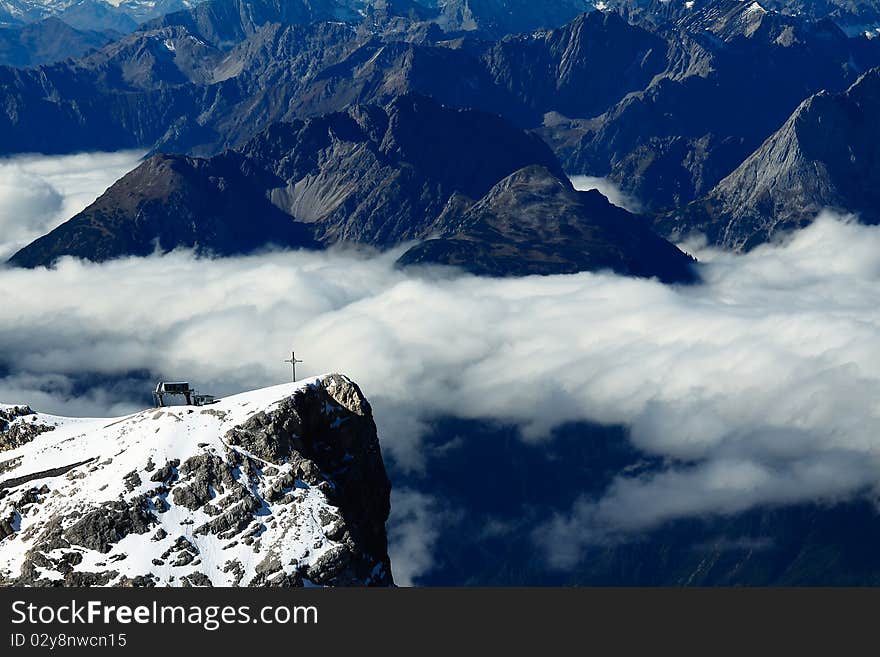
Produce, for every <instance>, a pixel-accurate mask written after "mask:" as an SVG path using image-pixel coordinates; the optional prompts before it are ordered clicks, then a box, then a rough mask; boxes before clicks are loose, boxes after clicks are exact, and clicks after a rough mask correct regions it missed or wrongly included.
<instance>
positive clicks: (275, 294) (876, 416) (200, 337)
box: [0, 186, 880, 581]
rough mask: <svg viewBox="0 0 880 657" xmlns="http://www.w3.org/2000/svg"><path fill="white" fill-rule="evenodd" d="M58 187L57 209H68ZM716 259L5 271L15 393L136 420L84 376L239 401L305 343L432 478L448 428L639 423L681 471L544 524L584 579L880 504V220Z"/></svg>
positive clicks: (2, 379)
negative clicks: (671, 263)
mask: <svg viewBox="0 0 880 657" xmlns="http://www.w3.org/2000/svg"><path fill="white" fill-rule="evenodd" d="M29 189H30V188H29ZM34 189H36V190H37V193H36V194H35V196H34V198H37V199H38V200H36V201H33V203H34V205H37V204H38V203H45V204H46V207H53V204H55V201H54V200H53V198H52V195H51V193H48V192H46V193H44V194H43V196H42V198H43V200H42V201H40V200H39V197H40V192H39V189H40V188H39V187H38V186H37V187H35V188H34ZM66 202H67V201H66V200H65V201H63V202H62V204H63V203H66ZM696 255H697V256H698V257H700V258H701V260H702V261H703V264H702V265H701V272H702V275H703V277H704V280H705V283H704V284H702V285H698V286H693V287H685V288H679V287H669V286H664V285H661V284H659V283H657V282H654V281H647V280H636V279H627V278H622V277H618V276H614V275H610V274H608V275H606V274H601V275H597V274H587V273H584V274H578V275H573V276H556V277H530V278H522V279H507V280H492V279H478V278H474V277H471V276H464V275H457V274H454V273H451V272H448V271H447V272H445V273H444V272H443V271H441V270H434V271H430V272H428V271H423V272H421V273H418V274H414V273H412V272H410V273H404V272H401V271H398V270H396V269H395V268H394V266H393V263H394V256H395V254H385V255H382V256H375V255H370V254H358V253H351V252H348V253H346V252H329V253H302V252H296V253H269V254H263V255H258V256H252V257H244V258H229V259H225V260H217V261H209V260H200V259H197V258H195V257H194V256H193V255H192V254H190V253H187V252H176V253H172V254H169V255H166V256H162V257H152V258H146V259H125V260H119V261H115V262H111V263H106V264H103V265H94V264H90V263H83V262H78V261H74V260H70V259H66V260H63V261H62V262H61V263H60V264H59V266H58V267H57V268H56V269H54V270H48V271H47V270H45V269H41V270H34V271H25V270H0V401H5V402H11V403H30V404H31V405H32V406H34V407H37V408H40V409H41V410H44V411H49V412H57V413H63V414H89V415H103V414H121V413H124V412H127V411H130V410H134V409H135V406H136V405H135V404H133V402H132V400H131V398H130V397H127V396H126V395H125V394H121V393H115V392H114V390H115V388H113V387H112V386H110V387H102V386H100V385H98V386H93V387H92V388H90V389H89V390H88V391H87V392H86V393H82V392H81V391H78V390H75V389H74V387H73V386H74V381H75V380H76V377H77V375H78V374H81V373H82V372H96V373H98V374H100V375H102V376H105V377H107V378H108V379H113V378H116V377H122V378H124V377H126V376H128V373H130V372H131V371H134V370H149V371H151V372H153V373H155V374H156V375H157V376H162V377H167V378H183V379H187V380H191V381H193V383H195V384H196V385H197V386H198V387H199V388H200V389H202V390H205V391H208V392H216V393H219V394H226V393H230V392H234V391H240V390H244V389H250V388H254V387H259V386H265V385H270V384H274V383H277V382H278V381H280V380H283V379H284V378H285V377H286V375H287V373H288V369H287V367H288V366H287V365H285V364H284V363H283V362H282V361H283V359H284V358H285V355H286V354H288V353H289V352H290V350H291V349H292V348H295V349H296V350H297V354H298V355H300V356H301V357H303V358H304V359H305V361H306V362H305V363H304V365H303V366H302V367H301V369H300V371H301V372H302V374H303V375H304V376H305V375H312V374H318V373H322V372H329V371H341V372H344V373H347V374H349V375H350V376H352V377H353V378H354V379H355V380H356V381H358V382H359V383H360V384H361V386H362V387H363V389H364V391H365V393H366V394H367V396H368V397H369V398H370V400H371V401H372V403H373V406H374V409H375V412H376V417H377V422H378V424H379V427H380V431H381V434H382V436H381V437H382V441H383V447H384V449H385V451H386V453H387V454H389V455H390V456H391V457H392V458H394V459H395V461H396V462H397V463H398V464H400V465H402V466H403V467H408V468H413V469H418V468H421V467H423V466H424V465H425V463H424V460H423V451H422V450H421V449H420V436H421V433H422V428H423V426H424V423H425V422H426V421H428V420H430V419H431V418H434V417H437V416H443V415H456V416H459V417H465V418H481V419H484V418H493V419H499V420H502V421H505V422H510V423H516V424H517V425H519V426H520V427H521V429H522V432H523V437H524V439H526V440H531V441H540V440H543V439H545V438H546V437H547V436H548V434H549V432H550V430H551V429H552V428H553V427H555V426H558V425H560V424H562V423H565V422H569V421H578V420H591V421H598V422H601V423H606V424H624V425H627V426H629V427H631V429H632V440H633V441H634V443H635V444H636V445H637V446H638V447H639V448H641V449H642V450H643V451H644V452H646V453H647V454H651V455H655V456H658V457H660V458H661V462H663V463H664V464H665V465H664V466H663V468H662V469H661V470H659V471H657V472H653V473H649V474H645V473H642V474H640V475H633V474H630V475H627V474H621V476H619V477H618V478H617V479H616V480H615V482H614V483H613V484H612V485H611V487H610V488H609V489H608V490H607V491H606V492H605V494H604V495H603V496H602V497H601V498H600V499H598V500H596V499H580V500H572V507H571V509H570V511H569V512H566V513H564V514H560V515H559V516H558V517H556V518H554V519H553V520H552V522H550V523H548V525H547V526H546V527H543V528H542V529H541V531H539V532H538V534H537V538H538V540H539V542H540V543H541V544H542V545H543V546H544V547H545V548H547V551H548V555H549V557H550V558H551V559H552V561H553V562H554V563H556V564H557V565H560V566H565V565H570V564H571V563H572V562H573V561H576V560H577V558H578V555H579V554H580V552H581V550H582V548H583V546H584V545H586V544H588V543H590V542H592V541H600V540H607V539H608V538H609V537H613V536H617V535H626V534H628V533H630V532H638V531H642V530H645V529H649V528H652V527H655V526H657V525H659V524H660V523H663V522H665V521H668V520H671V519H675V518H680V517H690V516H700V515H705V514H719V513H720V514H729V513H736V512H740V511H744V510H746V509H750V508H753V507H756V506H759V505H778V504H788V503H797V502H804V501H828V502H833V501H836V500H839V499H844V498H847V497H848V496H852V495H857V494H867V495H875V494H876V493H877V490H878V485H880V458H878V457H880V305H878V304H877V289H878V284H880V228H878V227H867V226H861V225H857V224H854V223H851V222H846V221H840V220H838V219H835V218H833V217H831V216H827V215H825V216H822V217H820V218H819V219H818V220H817V222H816V223H815V224H814V225H813V226H811V227H810V228H808V229H805V230H803V231H801V232H799V233H797V234H796V235H794V236H793V237H792V238H791V239H789V240H788V241H787V242H785V243H783V244H775V245H769V246H765V247H761V248H758V249H756V250H755V251H753V252H751V253H749V254H747V255H739V256H735V255H728V254H719V253H714V252H711V251H706V250H703V251H700V252H698V253H697V254H696ZM146 397H147V391H144V398H145V399H146ZM397 499H398V503H399V505H401V508H400V513H401V514H402V515H400V516H399V517H400V519H401V523H402V524H401V526H409V527H416V528H418V531H419V532H421V533H422V534H423V536H424V537H425V538H424V540H423V541H422V542H420V543H419V542H413V541H412V540H411V539H410V538H407V537H408V536H409V535H410V534H409V533H406V532H404V533H403V534H400V535H399V536H398V537H397V539H396V542H395V547H394V550H396V554H398V555H399V559H400V560H401V561H400V563H401V564H402V565H401V566H400V568H402V569H403V570H401V572H400V574H399V576H400V577H401V578H402V581H408V580H411V579H412V578H414V577H416V576H417V575H418V573H419V572H420V571H424V570H425V569H426V568H428V567H429V562H430V559H429V557H428V556H426V555H428V554H429V553H430V549H431V545H432V544H433V540H435V539H434V538H432V534H431V533H430V530H429V528H428V527H429V525H430V522H429V520H426V518H427V519H430V517H431V514H432V511H431V509H432V504H431V501H430V500H427V499H423V498H419V497H418V496H415V497H413V496H410V497H409V498H407V497H405V496H403V497H399V498H397ZM400 500H404V501H403V502H400ZM426 523H427V524H426ZM392 534H393V535H395V534H394V530H392ZM403 564H406V565H403Z"/></svg>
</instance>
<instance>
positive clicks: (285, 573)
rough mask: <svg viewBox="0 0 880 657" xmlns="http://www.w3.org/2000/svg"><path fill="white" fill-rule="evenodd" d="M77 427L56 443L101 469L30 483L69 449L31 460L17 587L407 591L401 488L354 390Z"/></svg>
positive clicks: (316, 388) (16, 467) (10, 488)
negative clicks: (391, 527)
mask: <svg viewBox="0 0 880 657" xmlns="http://www.w3.org/2000/svg"><path fill="white" fill-rule="evenodd" d="M76 424H77V425H78V426H77V427H76V428H75V429H74V428H72V427H71V428H67V427H66V425H65V424H64V422H61V423H60V424H59V427H58V428H57V429H56V432H55V433H56V434H58V435H57V437H56V436H55V435H53V440H57V441H61V442H63V441H65V440H71V439H72V440H76V441H77V446H78V450H82V451H84V452H89V453H92V454H93V456H94V458H93V459H92V460H90V461H89V462H87V463H80V464H78V465H75V466H74V467H71V468H69V469H67V470H63V469H62V468H57V469H55V470H52V471H49V470H42V471H40V472H37V473H35V475H37V478H36V479H34V478H30V479H27V476H26V474H25V473H26V472H27V471H28V469H29V468H33V467H35V466H36V465H37V464H38V463H40V462H44V461H45V460H46V454H55V452H56V451H57V450H54V449H53V446H52V445H46V446H45V450H47V451H43V450H40V449H36V448H31V446H29V445H25V446H23V447H19V448H18V451H17V452H14V453H15V454H17V455H18V458H19V460H18V462H14V463H12V466H11V473H12V474H14V475H18V477H16V478H15V479H10V480H7V481H6V482H0V556H2V558H3V563H4V564H5V566H4V567H3V568H0V577H2V581H3V582H4V583H6V584H11V585H16V586H23V585H27V586H57V585H70V586H149V585H159V586H218V585H232V586H302V585H304V584H305V583H307V582H309V583H312V584H317V585H325V586H363V585H390V584H392V583H393V582H392V576H391V568H390V562H389V558H388V552H387V538H386V534H385V522H386V520H387V518H388V514H389V512H390V490H391V486H390V482H389V480H388V477H387V475H386V473H385V467H384V464H383V461H382V455H381V450H380V448H379V442H378V437H377V433H376V425H375V423H374V421H373V417H372V411H371V408H370V405H369V403H368V402H367V400H366V399H365V398H364V396H363V394H362V393H361V391H360V389H359V388H358V387H357V385H356V384H354V383H353V382H352V381H350V380H349V379H347V378H346V377H343V376H341V375H329V376H325V377H321V378H319V379H315V380H313V381H311V382H308V383H305V384H300V385H296V384H293V385H289V386H281V387H280V388H276V389H270V390H267V391H256V392H254V393H246V394H245V395H240V396H237V397H232V398H230V399H227V400H222V401H221V402H220V403H218V404H216V405H214V406H212V407H211V408H202V409H197V408H189V407H172V408H168V409H162V410H159V411H145V412H144V413H140V414H137V415H135V416H131V417H129V418H124V419H123V420H122V421H119V422H116V423H110V424H108V423H107V422H106V421H102V422H100V423H94V424H93V425H90V426H85V427H84V426H82V422H77V423H76ZM120 446H121V447H122V449H123V451H122V452H120V451H119V449H120ZM29 448H30V449H29ZM54 458H56V459H57V458H62V457H59V456H58V455H57V454H55V456H54ZM159 463H163V465H161V466H160V465H159ZM129 464H131V465H133V466H134V469H129ZM123 472H124V474H123ZM19 481H20V482H21V483H19Z"/></svg>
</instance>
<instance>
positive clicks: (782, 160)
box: [658, 69, 880, 250]
mask: <svg viewBox="0 0 880 657" xmlns="http://www.w3.org/2000/svg"><path fill="white" fill-rule="evenodd" d="M878 115H880V69H873V70H871V71H869V72H868V73H866V74H865V75H864V76H862V77H861V78H860V79H859V81H858V82H857V83H856V84H854V85H853V86H852V87H851V88H850V89H849V90H848V91H846V92H845V93H840V94H829V93H826V92H822V93H820V94H817V95H815V96H813V97H811V98H809V99H808V100H806V101H804V103H802V104H801V106H800V107H798V109H797V110H796V111H795V113H794V114H792V116H791V117H790V118H789V119H788V121H786V122H785V124H784V125H783V126H782V128H780V129H779V130H778V131H777V132H776V133H774V134H773V135H772V136H771V137H770V138H769V139H767V141H765V142H764V144H763V145H761V147H760V148H759V149H758V150H757V151H755V152H754V153H753V154H752V155H751V156H750V157H749V158H748V159H747V160H746V161H745V162H743V164H742V165H740V166H739V167H738V168H737V169H736V170H735V171H734V172H733V173H731V174H730V175H729V176H727V177H726V178H725V179H724V180H722V181H721V182H720V183H719V184H718V185H717V186H716V187H715V188H714V189H713V190H712V191H711V192H710V193H709V194H708V195H706V197H705V198H703V199H700V200H698V201H695V202H694V203H692V204H690V205H689V206H688V207H687V208H685V209H684V210H683V211H682V212H674V213H671V214H669V215H668V216H666V217H664V218H662V219H661V220H660V221H658V227H659V228H660V229H661V230H662V231H663V232H664V233H666V234H668V235H671V236H673V237H679V236H682V237H683V236H686V235H687V234H688V233H691V232H700V233H703V234H705V235H706V236H707V237H708V239H709V241H710V242H711V243H713V244H717V245H720V246H723V247H726V248H729V249H733V250H747V249H750V248H752V247H754V246H757V245H758V244H762V243H764V242H766V241H768V240H770V239H771V238H772V237H773V236H774V235H776V234H778V233H780V232H782V231H785V230H791V229H794V228H799V227H802V226H804V225H805V224H807V223H809V222H810V221H812V220H813V219H814V218H815V217H816V215H817V214H818V213H819V212H820V211H821V210H822V209H825V208H828V209H832V210H836V211H839V212H852V213H857V214H858V215H859V217H860V218H861V219H862V220H863V221H865V222H868V223H877V222H880V152H878V149H877V143H878V141H880V125H878V122H877V116H878Z"/></svg>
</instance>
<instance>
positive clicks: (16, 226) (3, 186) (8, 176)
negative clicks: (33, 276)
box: [0, 151, 143, 260]
mask: <svg viewBox="0 0 880 657" xmlns="http://www.w3.org/2000/svg"><path fill="white" fill-rule="evenodd" d="M142 156H143V152H141V151H121V152H117V153H81V154H78V155H65V156H61V157H58V156H45V155H18V156H15V157H10V158H2V159H0V260H5V259H7V258H8V257H9V256H11V255H12V254H13V253H15V251H17V250H18V249H20V248H21V247H23V246H25V245H27V244H28V243H29V242H31V241H32V240H33V239H35V238H37V237H39V236H40V235H43V234H45V233H47V232H49V231H50V230H52V229H53V228H55V227H56V226H57V225H58V224H60V223H62V222H63V221H66V220H67V219H70V218H71V217H72V216H73V215H75V214H76V213H77V212H79V211H81V210H83V209H84V208H85V207H86V206H87V205H89V204H90V203H91V202H92V201H94V200H95V199H96V198H97V197H98V196H100V195H101V194H102V193H103V192H104V190H105V189H107V187H109V186H110V185H111V184H113V182H115V181H116V180H118V179H119V178H120V177H121V176H122V175H123V174H125V173H127V172H128V171H131V170H132V169H133V168H134V167H136V166H137V163H138V160H139V159H140V158H141V157H142Z"/></svg>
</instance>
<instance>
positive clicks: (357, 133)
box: [10, 96, 694, 282]
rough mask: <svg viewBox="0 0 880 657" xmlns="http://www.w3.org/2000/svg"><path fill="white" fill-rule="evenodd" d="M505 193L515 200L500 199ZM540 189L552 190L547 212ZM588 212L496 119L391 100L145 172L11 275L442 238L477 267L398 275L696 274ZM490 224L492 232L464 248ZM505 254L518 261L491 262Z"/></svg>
mask: <svg viewBox="0 0 880 657" xmlns="http://www.w3.org/2000/svg"><path fill="white" fill-rule="evenodd" d="M511 176H513V177H511ZM516 181H520V182H521V183H522V184H525V185H526V189H523V188H522V185H518V186H517V185H515V187H516V190H518V191H516V190H514V192H513V194H512V195H511V194H509V193H506V192H505V190H508V191H510V190H511V187H510V185H511V183H513V182H516ZM548 186H549V188H551V189H556V190H558V193H559V194H560V195H559V196H558V197H557V200H558V202H559V203H558V204H557V203H556V202H555V201H552V200H551V199H550V198H548V197H547V195H546V194H545V192H546V191H547V188H548ZM529 187H530V188H531V191H528V188H529ZM595 197H596V198H595V199H594V198H593V195H591V194H589V193H580V192H575V191H574V189H573V188H572V186H571V183H570V182H569V181H568V179H567V178H566V176H565V174H564V173H563V171H562V169H561V168H560V167H559V164H558V162H557V161H556V159H555V157H554V156H553V153H552V152H551V151H550V149H549V148H547V146H546V145H545V144H544V143H543V142H541V140H540V139H538V138H537V137H535V136H533V135H530V134H528V133H526V132H523V131H521V130H519V129H517V128H515V127H514V126H512V125H510V124H509V123H507V122H506V121H504V120H503V119H501V118H499V117H496V116H492V115H489V114H484V113H481V112H477V111H473V110H455V109H450V108H446V107H443V106H440V105H438V104H436V103H435V102H434V101H431V100H428V99H426V98H423V97H419V96H401V97H397V98H395V99H393V100H392V101H391V102H390V103H389V104H388V105H387V106H384V107H380V106H375V105H368V106H355V107H353V108H351V109H349V110H348V111H347V112H341V113H334V114H328V115H324V116H321V117H316V118H314V119H309V120H307V121H296V122H293V123H279V124H275V125H273V126H271V127H270V128H269V129H267V130H266V131H264V132H263V133H261V134H260V135H258V136H257V137H255V138H254V139H253V140H251V141H250V142H249V143H248V144H246V145H245V146H244V147H243V148H242V149H241V150H239V151H228V152H225V153H223V154H221V155H217V156H214V157H212V158H209V159H200V158H191V157H186V156H164V155H158V156H154V157H152V158H150V159H148V160H147V161H146V162H144V164H142V165H141V166H140V167H138V168H137V169H135V170H134V171H133V172H131V173H130V174H128V175H126V176H125V177H123V178H122V179H121V180H120V181H119V182H117V183H116V184H114V185H113V186H112V187H111V188H110V189H109V190H107V192H106V193H105V194H104V195H102V196H101V197H100V198H99V199H98V200H97V201H95V203H93V204H92V205H91V206H89V207H88V208H86V210H84V211H83V212H82V213H80V214H79V215H77V216H75V217H73V218H72V219H71V220H69V221H67V222H66V223H64V224H62V225H61V226H59V227H58V228H56V229H55V230H53V231H52V232H51V233H49V234H48V235H46V236H44V237H41V238H40V239H38V240H36V241H35V242H33V243H32V244H30V245H29V246H27V247H25V248H24V249H22V250H21V251H19V252H18V253H17V254H15V255H14V256H13V257H12V258H11V260H10V263H11V264H14V265H18V266H25V267H36V266H48V265H51V264H52V263H53V262H54V261H55V260H56V259H57V258H59V257H62V256H65V255H71V256H76V257H81V258H87V259H90V260H96V261H103V260H108V259H111V258H116V257H121V256H127V255H149V254H150V253H152V252H153V251H154V250H155V249H156V248H157V244H158V248H159V249H160V250H163V251H167V250H171V249H174V248H177V247H188V248H195V249H197V250H199V251H201V252H204V253H207V254H212V255H231V254H234V253H247V252H251V251H254V250H256V249H258V248H260V247H263V246H270V245H276V246H282V247H293V248H300V247H306V248H314V247H316V246H330V245H333V244H339V243H346V244H360V245H368V246H372V247H376V248H380V249H386V248H389V247H393V246H397V245H399V244H402V243H405V242H408V241H411V240H424V239H427V238H430V237H432V236H435V235H443V236H445V237H447V238H453V239H458V238H459V237H461V236H464V237H465V239H466V240H467V244H468V246H470V247H473V246H475V245H478V244H479V245H481V247H480V248H482V249H483V254H484V255H481V256H480V257H474V258H469V259H461V258H452V257H449V254H450V253H451V252H450V251H449V250H448V249H447V250H446V251H445V252H443V253H440V252H439V251H438V250H437V249H436V248H434V249H432V250H429V251H427V252H425V251H421V252H419V253H418V255H415V254H412V255H410V256H409V257H404V258H403V260H402V263H404V264H415V263H424V262H430V263H439V264H452V265H457V266H461V267H463V268H465V269H467V270H469V271H473V272H475V273H481V274H491V275H518V274H522V273H545V274H546V273H562V272H575V271H582V270H585V269H586V270H589V269H593V270H596V269H613V270H615V271H620V272H621V273H630V274H636V275H642V276H658V277H660V278H662V279H663V280H667V281H670V282H687V281H690V280H693V278H694V272H693V271H692V270H691V264H692V261H691V259H690V258H689V257H688V256H686V255H685V254H683V253H681V252H680V251H678V249H676V248H675V247H673V246H672V245H671V244H668V243H667V242H665V241H663V240H662V239H660V238H658V237H656V236H655V235H653V233H652V232H651V229H650V226H649V224H648V223H647V221H646V220H644V219H643V218H641V217H635V216H633V215H630V214H629V213H628V212H626V211H624V210H621V209H619V208H615V207H614V206H612V205H611V204H610V203H608V202H607V201H606V200H605V199H604V198H601V197H600V196H599V195H598V194H595ZM600 198H601V201H600V200H599V199H600ZM587 199H593V200H592V201H591V202H587ZM554 204H556V205H559V204H561V205H559V207H564V208H565V218H564V219H562V218H559V220H558V221H557V220H556V219H555V218H554V217H552V216H548V215H549V213H550V212H551V211H553V210H554ZM490 215H492V217H494V218H492V219H490ZM527 215H528V216H531V217H532V219H530V221H532V222H534V221H537V222H538V224H539V225H538V226H537V229H538V231H539V234H536V235H535V239H534V240H530V241H528V243H527V244H523V238H522V234H523V233H522V231H523V230H535V228H536V226H534V225H533V226H532V227H531V228H528V227H527V223H522V222H521V221H520V219H519V218H520V217H525V216H527ZM486 221H489V223H490V224H491V225H492V232H491V233H490V234H486V233H485V231H483V232H481V233H480V234H477V233H475V232H474V229H475V228H476V227H477V225H480V226H485V225H486V224H485V222H486ZM456 226H458V227H459V229H460V232H461V233H462V235H461V236H460V235H458V232H459V229H456ZM515 243H519V244H520V246H521V248H520V251H519V252H518V254H515V255H511V254H508V256H507V257H504V258H499V257H498V254H499V250H500V252H505V251H509V250H510V247H511V245H513V244H515ZM435 244H436V243H435ZM455 244H461V242H460V241H456V242H455ZM525 247H527V248H525ZM487 249H488V250H492V251H493V253H492V254H489V253H488V251H487Z"/></svg>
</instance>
